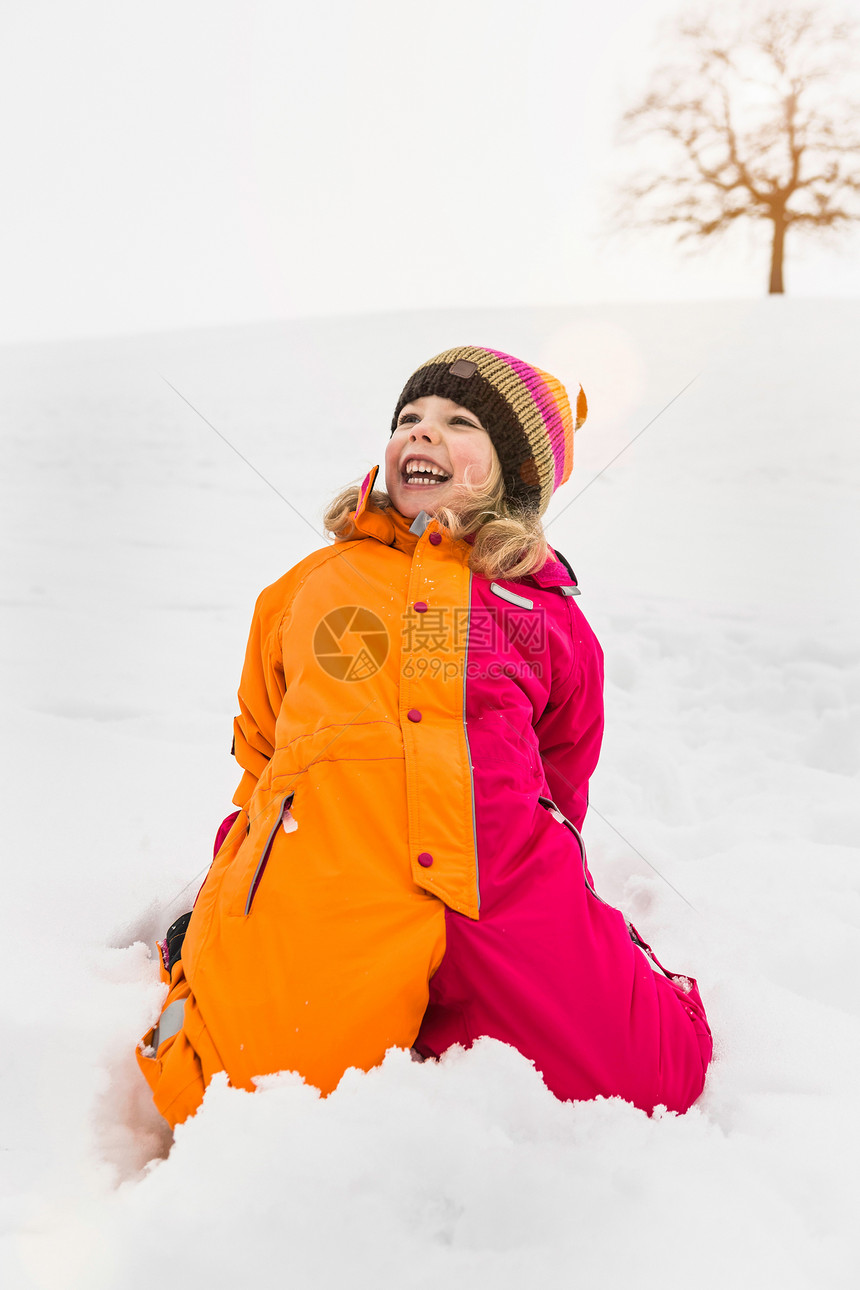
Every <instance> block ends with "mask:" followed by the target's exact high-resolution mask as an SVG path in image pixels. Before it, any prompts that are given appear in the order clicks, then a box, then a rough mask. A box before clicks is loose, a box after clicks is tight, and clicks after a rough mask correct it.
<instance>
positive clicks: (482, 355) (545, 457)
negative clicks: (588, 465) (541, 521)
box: [391, 345, 588, 515]
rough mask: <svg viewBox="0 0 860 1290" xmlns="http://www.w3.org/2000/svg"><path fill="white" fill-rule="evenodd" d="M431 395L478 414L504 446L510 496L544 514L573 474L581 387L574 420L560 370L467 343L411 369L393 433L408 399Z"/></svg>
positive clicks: (582, 413) (582, 409) (583, 408)
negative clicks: (554, 372) (552, 371)
mask: <svg viewBox="0 0 860 1290" xmlns="http://www.w3.org/2000/svg"><path fill="white" fill-rule="evenodd" d="M428 394H436V395H438V396H439V397H440V398H444V399H451V400H452V401H453V402H454V403H457V404H459V405H460V407H463V408H468V409H469V411H470V412H474V413H475V416H477V417H478V418H479V419H480V422H481V424H482V425H483V426H484V428H485V429H486V430H487V432H488V434H489V436H490V438H491V439H492V441H493V446H494V447H495V449H496V452H497V453H498V456H499V461H500V462H501V464H502V472H503V474H504V479H505V492H506V493H507V495H508V497H509V498H510V499H511V501H514V502H518V503H520V504H521V505H523V506H525V507H527V508H528V509H529V510H537V512H538V514H539V515H542V514H543V513H544V511H545V510H546V508H547V506H548V505H549V499H550V497H552V495H553V493H554V492H555V490H556V489H557V488H558V487H560V485H561V484H563V483H564V482H565V480H567V479H568V478H569V476H570V471H571V467H572V466H573V435H574V431H575V430H578V429H579V427H580V426H581V425H582V423H583V421H584V420H585V417H586V413H587V411H588V405H587V403H586V401H585V394H584V393H583V391H582V387H581V386H580V389H579V395H578V397H577V400H576V421H575V422H574V419H573V415H572V413H571V410H570V403H569V402H568V398H567V391H566V390H565V388H564V386H563V385H562V383H561V381H559V380H556V378H555V377H554V376H550V375H549V373H548V372H542V371H541V370H540V368H539V367H532V366H530V364H528V363H523V362H521V361H520V359H518V358H512V357H511V355H510V354H503V353H502V352H501V351H500V350H498V349H484V348H483V347H482V346H480V345H461V346H459V347H458V348H457V349H446V350H445V351H444V353H442V354H437V355H436V357H435V358H431V359H428V361H427V362H426V363H422V365H421V366H420V367H419V368H418V369H417V371H415V372H413V373H412V375H411V376H410V378H409V380H408V381H407V382H406V384H405V386H404V387H403V391H402V393H401V395H400V398H399V399H398V400H397V407H396V408H395V409H394V417H393V419H392V422H391V433H392V434H393V433H394V431H395V429H396V427H397V418H398V417H399V416H400V413H401V410H402V409H403V408H404V407H405V405H406V404H407V403H414V402H415V400H416V399H421V398H423V397H424V396H425V395H428Z"/></svg>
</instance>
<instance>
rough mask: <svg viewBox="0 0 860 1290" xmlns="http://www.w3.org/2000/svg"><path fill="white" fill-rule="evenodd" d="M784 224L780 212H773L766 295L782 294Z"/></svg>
mask: <svg viewBox="0 0 860 1290" xmlns="http://www.w3.org/2000/svg"><path fill="white" fill-rule="evenodd" d="M785 229H786V223H785V218H784V216H783V213H782V211H775V212H774V216H773V245H772V247H771V252H770V287H769V288H768V294H769V295H771V296H773V295H778V294H782V292H783V290H784V288H783V285H782V258H783V254H784V252H785Z"/></svg>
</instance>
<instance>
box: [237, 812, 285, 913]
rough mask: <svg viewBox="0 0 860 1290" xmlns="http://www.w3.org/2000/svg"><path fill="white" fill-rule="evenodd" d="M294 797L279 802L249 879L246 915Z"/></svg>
mask: <svg viewBox="0 0 860 1290" xmlns="http://www.w3.org/2000/svg"><path fill="white" fill-rule="evenodd" d="M294 796H295V794H294V793H288V794H287V796H286V797H285V798H284V800H283V801H282V802H281V809H280V810H279V811H278V818H277V819H276V820H275V823H274V825H273V826H272V831H271V833H270V834H269V836H268V837H267V838H266V845H265V846H264V847H263V854H262V855H261V856H260V859H259V860H258V861H257V867H256V869H255V870H254V877H253V878H252V879H251V887H250V890H249V892H248V899H247V900H246V901H245V913H246V914H250V912H251V905H252V904H253V901H254V897H255V896H256V894H257V888H258V887H259V885H260V879H261V878H262V876H263V870H264V869H265V867H266V865H267V864H268V861H269V853H270V852H271V850H272V846H273V844H274V841H275V834H276V833H277V831H278V829H279V828H280V827H281V821H282V820H283V818H284V811H286V810H287V808H288V807H289V805H290V803H291V802H292V800H293V797H294Z"/></svg>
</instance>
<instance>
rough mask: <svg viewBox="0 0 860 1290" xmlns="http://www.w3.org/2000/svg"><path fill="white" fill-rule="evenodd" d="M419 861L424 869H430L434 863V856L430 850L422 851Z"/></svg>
mask: <svg viewBox="0 0 860 1290" xmlns="http://www.w3.org/2000/svg"><path fill="white" fill-rule="evenodd" d="M418 863H419V864H420V865H421V867H422V869H429V868H430V866H431V864H432V863H433V857H432V856H431V854H430V852H429V851H422V852H421V854H420V856H419V857H418Z"/></svg>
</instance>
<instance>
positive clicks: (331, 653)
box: [313, 605, 390, 681]
mask: <svg viewBox="0 0 860 1290" xmlns="http://www.w3.org/2000/svg"><path fill="white" fill-rule="evenodd" d="M389 644H390V642H389V639H388V631H387V630H386V627H385V623H384V622H383V621H382V619H381V618H379V617H378V615H377V614H375V613H373V611H372V610H371V609H365V608H363V607H362V606H361V605H341V606H340V608H338V609H332V611H331V613H328V614H326V616H325V617H324V618H321V619H320V621H319V622H318V623H317V626H316V631H315V632H314V642H313V648H314V656H315V658H316V660H317V662H318V663H319V665H320V667H321V668H322V669H323V671H324V672H328V674H329V676H333V677H334V678H335V679H336V680H338V681H366V680H367V679H368V677H371V676H373V675H374V674H375V673H376V672H378V671H379V669H380V668H381V667H382V665H383V663H384V662H385V660H386V658H387V657H388V649H389Z"/></svg>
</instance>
